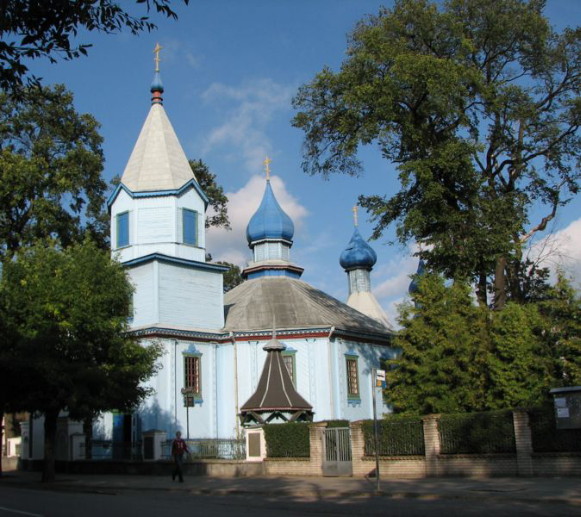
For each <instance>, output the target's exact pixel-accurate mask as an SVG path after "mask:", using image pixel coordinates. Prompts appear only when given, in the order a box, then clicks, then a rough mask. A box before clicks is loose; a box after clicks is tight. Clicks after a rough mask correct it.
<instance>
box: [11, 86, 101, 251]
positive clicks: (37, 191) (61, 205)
mask: <svg viewBox="0 0 581 517" xmlns="http://www.w3.org/2000/svg"><path fill="white" fill-rule="evenodd" d="M98 129H99V124H98V122H97V121H96V120H95V119H94V118H93V117H92V116H90V115H86V114H85V115H82V114H79V113H77V112H76V111H75V109H74V106H73V96H72V94H71V93H70V92H68V91H67V90H66V89H65V87H64V86H62V85H57V86H54V87H51V88H39V87H30V88H27V89H26V90H24V91H23V93H22V95H21V96H20V97H19V98H14V97H12V96H9V95H6V94H4V93H0V256H1V255H3V254H4V253H6V252H8V253H9V254H10V253H14V252H15V251H17V250H18V249H19V248H20V247H21V246H26V245H30V244H31V243H33V242H34V241H35V240H36V239H39V238H45V237H49V236H50V237H55V238H58V239H59V240H60V242H61V243H62V244H63V245H64V246H67V245H69V244H70V243H72V242H75V241H77V242H78V241H79V240H82V239H83V236H84V235H85V234H89V235H91V236H92V237H93V238H94V239H95V240H98V241H99V242H101V243H104V242H105V240H106V235H107V216H106V213H105V212H104V210H103V208H104V202H105V197H104V196H105V192H106V189H107V185H106V184H105V182H104V181H103V179H102V178H101V171H102V169H103V152H102V149H101V143H102V138H101V136H100V135H99V133H98Z"/></svg>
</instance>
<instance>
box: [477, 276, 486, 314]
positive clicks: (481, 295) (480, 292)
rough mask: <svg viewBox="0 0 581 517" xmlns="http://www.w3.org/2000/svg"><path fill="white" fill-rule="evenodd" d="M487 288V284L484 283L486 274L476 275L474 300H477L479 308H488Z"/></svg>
mask: <svg viewBox="0 0 581 517" xmlns="http://www.w3.org/2000/svg"><path fill="white" fill-rule="evenodd" d="M487 287H488V282H487V281H486V273H484V272H481V273H480V274H479V275H478V284H477V286H476V298H477V299H478V304H479V305H480V306H481V307H487V306H488V295H487V292H486V288H487Z"/></svg>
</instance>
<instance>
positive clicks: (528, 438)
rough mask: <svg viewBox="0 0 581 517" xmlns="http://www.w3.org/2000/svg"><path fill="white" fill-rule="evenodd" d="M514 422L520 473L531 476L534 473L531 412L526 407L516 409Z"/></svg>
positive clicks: (520, 474)
mask: <svg viewBox="0 0 581 517" xmlns="http://www.w3.org/2000/svg"><path fill="white" fill-rule="evenodd" d="M512 423H513V425H514V440H515V443H516V465H517V470H518V475H519V476H525V477H531V476H532V475H533V458H532V454H533V439H532V434H531V427H530V421H529V414H528V413H527V412H526V411H525V410H524V409H515V410H514V411H513V412H512Z"/></svg>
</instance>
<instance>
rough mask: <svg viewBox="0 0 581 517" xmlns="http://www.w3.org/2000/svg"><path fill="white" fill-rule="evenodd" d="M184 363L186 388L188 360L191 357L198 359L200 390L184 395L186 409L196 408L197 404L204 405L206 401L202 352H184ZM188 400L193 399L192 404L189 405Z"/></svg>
mask: <svg viewBox="0 0 581 517" xmlns="http://www.w3.org/2000/svg"><path fill="white" fill-rule="evenodd" d="M182 355H183V358H184V359H183V361H184V387H185V382H186V359H187V358H189V357H195V358H197V359H198V385H199V390H198V391H197V392H194V393H192V394H184V406H185V407H188V406H189V407H192V406H195V405H196V404H197V403H200V404H201V403H202V402H203V401H204V399H203V397H202V355H203V354H202V353H201V352H182ZM188 399H191V404H190V403H189V402H190V401H188Z"/></svg>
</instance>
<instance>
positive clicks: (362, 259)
mask: <svg viewBox="0 0 581 517" xmlns="http://www.w3.org/2000/svg"><path fill="white" fill-rule="evenodd" d="M376 262H377V255H376V253H375V251H373V248H372V247H371V246H370V245H369V244H367V242H366V241H365V239H364V238H363V237H361V234H360V233H359V230H358V229H357V227H356V228H355V231H354V232H353V236H352V237H351V240H350V241H349V244H347V247H346V248H345V250H344V251H343V253H341V256H340V257H339V263H340V264H341V267H343V268H344V269H355V268H366V269H371V268H372V267H373V266H374V265H375V263H376Z"/></svg>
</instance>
